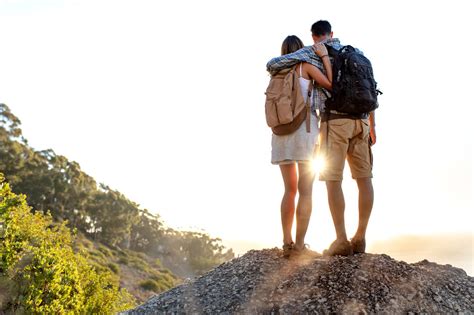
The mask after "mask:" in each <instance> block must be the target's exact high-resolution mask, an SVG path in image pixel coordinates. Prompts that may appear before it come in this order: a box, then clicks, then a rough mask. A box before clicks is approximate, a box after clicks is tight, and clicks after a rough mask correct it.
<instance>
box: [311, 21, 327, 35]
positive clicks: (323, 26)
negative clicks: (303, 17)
mask: <svg viewBox="0 0 474 315" xmlns="http://www.w3.org/2000/svg"><path fill="white" fill-rule="evenodd" d="M311 33H313V35H315V36H322V35H327V34H329V33H331V24H329V22H328V21H325V20H319V21H317V22H316V23H314V24H313V25H312V26H311Z"/></svg>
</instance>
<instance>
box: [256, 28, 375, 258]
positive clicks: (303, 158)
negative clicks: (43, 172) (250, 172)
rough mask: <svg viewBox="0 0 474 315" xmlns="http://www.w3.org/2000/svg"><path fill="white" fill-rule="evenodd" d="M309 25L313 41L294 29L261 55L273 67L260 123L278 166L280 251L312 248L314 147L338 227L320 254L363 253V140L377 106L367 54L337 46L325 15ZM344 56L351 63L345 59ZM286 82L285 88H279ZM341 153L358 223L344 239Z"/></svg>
mask: <svg viewBox="0 0 474 315" xmlns="http://www.w3.org/2000/svg"><path fill="white" fill-rule="evenodd" d="M311 32H312V38H313V40H314V45H312V46H306V47H304V46H303V43H302V41H301V40H300V39H299V38H298V37H296V36H288V37H287V38H286V39H285V40H284V42H283V44H282V48H281V54H282V56H280V57H276V58H273V59H272V60H270V61H269V62H268V63H267V70H268V71H269V72H270V74H272V79H271V81H270V85H269V87H268V89H267V93H266V95H267V96H266V104H265V110H266V117H267V123H268V124H269V126H270V127H272V131H273V134H272V161H271V162H272V164H275V165H279V166H280V170H281V174H282V176H283V183H284V186H285V192H284V195H283V199H282V202H281V222H282V227H283V253H284V256H285V257H289V256H292V255H301V254H303V255H310V256H316V255H317V254H316V253H315V252H313V251H311V250H309V248H308V246H307V244H305V242H304V238H305V235H306V231H307V228H308V224H309V220H310V216H311V211H312V187H313V180H314V177H315V171H314V168H313V160H314V159H315V158H316V156H317V155H318V157H319V155H320V157H322V158H323V159H324V163H325V167H324V169H322V170H320V174H319V180H321V181H325V182H326V187H327V193H328V202H329V208H330V210H331V215H332V219H333V223H334V227H335V229H336V235H337V238H336V240H335V241H334V242H333V243H332V244H331V245H330V246H329V248H328V249H327V250H325V251H324V253H323V255H328V256H334V255H345V256H347V255H352V254H354V253H364V252H365V234H366V229H367V224H368V221H369V217H370V213H371V211H372V205H373V201H374V191H373V187H372V153H371V148H370V147H371V145H373V144H375V142H376V134H375V119H374V113H373V111H374V109H375V108H376V107H377V106H378V103H377V94H378V93H379V91H378V90H376V83H375V81H374V80H373V73H372V68H371V66H370V62H369V61H368V60H367V59H366V58H365V57H364V56H363V54H362V52H360V51H359V50H357V49H354V48H352V47H351V46H342V45H341V43H340V42H339V40H338V39H337V38H333V32H332V30H331V25H330V23H329V22H328V21H323V20H321V21H318V22H316V23H314V24H313V25H312V27H311ZM328 50H329V51H328ZM344 59H345V60H344ZM348 61H349V63H350V64H351V66H350V67H352V68H353V69H352V70H351V69H350V67H349V68H348V66H347V63H348ZM344 63H345V64H344ZM354 67H355V68H354ZM357 67H359V68H357ZM360 69H362V72H360V73H359V72H358V71H360ZM333 70H335V71H337V72H338V73H333ZM351 71H352V72H351ZM351 75H352V77H351ZM361 82H362V83H361ZM336 83H337V84H336ZM288 84H292V85H293V86H294V87H298V88H297V90H296V94H295V91H291V88H289V89H288ZM348 85H349V86H348ZM285 88H286V90H288V91H289V92H287V94H289V95H286V96H285V95H282V93H283V92H280V91H284V90H285ZM336 89H337V90H336ZM298 92H299V93H298ZM298 98H300V100H298ZM290 99H291V106H290V104H289V103H290ZM285 100H286V101H285ZM285 102H286V103H285ZM285 106H286V107H285ZM297 107H300V108H299V109H298V108H297ZM285 108H286V109H285ZM301 108H303V109H301ZM297 113H298V115H296V114H297ZM292 115H293V116H292ZM288 116H291V117H289V118H288ZM319 124H320V126H318V125H319ZM346 159H347V161H348V163H349V166H350V169H351V173H352V177H353V178H354V179H355V180H356V182H357V186H358V189H359V225H358V228H357V231H356V233H355V235H354V236H353V237H352V238H351V239H350V240H348V238H347V234H346V228H345V223H344V208H345V201H344V194H343V191H342V188H341V184H342V178H343V169H344V164H345V161H346ZM297 192H298V194H299V198H298V201H297V204H296V207H295V197H296V193H297ZM295 214H296V238H295V241H293V237H292V235H291V230H292V225H293V219H294V216H295Z"/></svg>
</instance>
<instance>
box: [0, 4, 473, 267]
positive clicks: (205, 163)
mask: <svg viewBox="0 0 474 315" xmlns="http://www.w3.org/2000/svg"><path fill="white" fill-rule="evenodd" d="M289 3H290V2H287V1H206V0H204V1H143V0H134V1H120V0H118V1H117V0H114V1H109V0H94V1H92V0H80V1H78V0H76V1H59V0H49V1H47V0H36V1H32V0H30V1H27V0H0V44H1V49H0V102H2V103H6V104H7V105H8V106H9V107H10V108H11V110H12V111H13V113H14V114H15V115H17V116H18V117H19V118H20V119H21V121H22V129H23V133H24V136H25V137H26V138H27V139H28V141H29V144H30V145H31V146H32V147H33V148H35V149H37V150H42V149H48V148H52V149H53V150H54V151H55V152H56V153H57V154H60V155H64V156H66V157H67V158H69V159H70V160H74V161H77V162H78V163H79V164H80V165H81V168H82V169H83V170H84V171H85V172H87V173H88V174H90V175H91V176H93V177H94V178H95V179H96V180H97V181H98V182H103V183H106V184H107V185H109V186H110V187H112V188H114V189H117V190H119V191H121V192H122V193H124V194H125V195H126V196H127V197H129V198H130V199H131V200H133V201H135V202H137V203H139V204H140V205H141V207H143V208H147V209H149V210H150V211H151V212H154V213H158V214H160V215H161V217H162V218H163V219H164V221H165V222H166V223H167V224H168V225H169V226H171V227H174V228H180V229H193V230H204V231H206V232H208V233H210V234H211V235H212V236H214V237H220V238H222V239H223V241H224V243H225V244H226V245H228V246H232V247H234V249H236V251H237V252H238V253H240V252H244V251H245V250H248V249H250V248H261V247H268V246H281V242H282V241H281V240H282V233H281V226H280V215H279V207H280V201H281V197H282V194H283V182H282V178H281V175H280V171H279V169H278V167H277V166H274V165H271V164H270V152H271V142H270V141H271V131H270V129H269V128H268V127H267V126H266V123H265V116H264V97H265V96H264V91H265V89H266V86H267V84H268V81H269V76H268V73H267V72H266V69H265V64H266V63H267V61H268V60H269V59H271V58H272V57H275V56H278V55H279V53H280V47H281V43H282V41H283V39H284V38H285V37H286V36H287V35H297V36H299V37H300V38H301V39H302V40H303V42H304V43H305V45H310V44H312V40H311V33H310V27H311V24H312V23H314V22H315V21H317V20H319V19H326V20H329V21H330V22H331V24H332V26H333V31H334V36H335V37H338V38H340V39H341V41H342V43H343V44H351V45H353V46H356V47H358V48H360V49H361V50H363V51H364V54H365V55H366V56H367V57H368V58H369V59H370V60H371V62H372V65H373V68H374V74H375V79H376V80H377V82H378V86H379V88H380V89H381V90H382V91H383V92H384V94H383V95H382V96H380V97H379V103H380V108H379V109H378V110H377V112H376V125H377V128H376V130H377V144H376V145H375V146H374V147H373V153H374V170H373V173H374V179H373V182H374V188H375V194H376V195H375V204H374V210H373V213H372V217H371V221H370V225H369V229H368V234H367V237H368V245H369V248H370V246H371V245H374V246H375V245H376V243H377V242H381V241H384V240H391V239H396V238H400V237H404V236H406V235H415V236H420V237H421V236H423V237H424V236H433V237H440V236H441V235H451V236H452V235H461V236H463V238H462V239H463V240H464V242H466V247H467V248H470V249H469V250H468V251H467V253H466V255H465V256H464V257H465V260H466V261H470V265H469V263H468V265H467V266H468V267H466V268H471V271H470V272H471V274H472V273H473V271H472V270H473V269H472V268H473V267H472V260H473V256H472V253H473V247H474V245H473V234H472V233H473V229H472V222H473V208H474V207H473V205H474V204H473V197H472V196H473V182H472V179H473V177H474V176H473V155H472V147H473V141H472V135H473V134H474V133H473V131H474V130H473V129H474V128H473V124H472V122H471V120H472V115H471V113H473V111H472V107H473V105H474V104H473V103H474V102H473V100H472V98H471V97H470V93H469V92H470V91H471V90H472V87H471V85H472V78H471V75H472V70H473V69H474V67H473V62H472V58H471V57H470V56H469V52H470V51H472V50H473V48H474V45H473V43H472V40H470V37H471V36H470V31H472V29H474V25H472V24H473V22H472V18H471V13H470V12H471V10H469V2H468V1H456V0H455V1H397V2H395V1H391V2H387V1H383V2H382V1H357V2H355V1H342V0H339V1H330V2H322V1H295V2H291V6H290V5H289ZM346 171H347V172H346V173H345V175H344V178H345V180H344V182H343V188H344V191H345V194H346V224H347V230H348V234H349V235H351V234H352V233H354V232H355V229H356V224H357V190H356V185H355V182H354V181H353V180H352V179H351V176H350V173H349V171H348V170H346ZM334 237H335V233H334V228H333V225H332V221H331V218H330V214H329V209H328V206H327V199H326V190H325V186H324V184H323V183H321V182H319V181H315V184H314V194H313V214H312V218H311V223H310V227H309V230H308V234H307V238H306V242H307V243H309V244H310V246H311V248H313V249H316V250H322V249H324V248H325V247H327V246H328V245H329V243H330V242H331V241H332V240H333V239H334ZM469 243H470V244H469ZM377 244H378V243H377ZM374 248H375V247H374ZM428 258H429V257H428Z"/></svg>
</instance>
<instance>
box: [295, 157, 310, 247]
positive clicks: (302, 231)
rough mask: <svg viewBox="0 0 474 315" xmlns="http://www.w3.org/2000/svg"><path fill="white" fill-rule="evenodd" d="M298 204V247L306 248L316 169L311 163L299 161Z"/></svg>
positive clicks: (296, 244)
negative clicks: (305, 241)
mask: <svg viewBox="0 0 474 315" xmlns="http://www.w3.org/2000/svg"><path fill="white" fill-rule="evenodd" d="M298 173H299V179H298V194H299V197H298V206H297V207H296V242H295V247H296V249H303V248H304V238H305V235H306V231H307V230H308V225H309V219H310V217H311V211H312V207H313V201H312V199H313V198H312V197H313V181H314V169H313V165H312V164H311V163H298Z"/></svg>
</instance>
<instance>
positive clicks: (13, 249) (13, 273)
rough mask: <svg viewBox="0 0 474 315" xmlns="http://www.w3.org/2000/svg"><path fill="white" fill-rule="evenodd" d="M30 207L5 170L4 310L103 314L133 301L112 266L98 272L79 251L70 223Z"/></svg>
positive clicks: (0, 206) (0, 213)
mask: <svg viewBox="0 0 474 315" xmlns="http://www.w3.org/2000/svg"><path fill="white" fill-rule="evenodd" d="M30 210H31V208H30V207H28V205H27V203H26V197H25V196H24V195H16V194H14V193H13V192H12V191H11V189H10V187H9V185H8V184H7V183H5V182H3V175H2V174H0V239H1V240H2V242H0V279H1V280H2V283H1V285H2V291H5V290H8V292H2V296H0V298H1V300H0V301H1V304H0V313H3V312H6V313H11V312H18V313H32V314H45V313H47V314H53V313H54V314H64V313H74V314H96V313H101V314H103V313H114V312H117V311H120V310H125V309H128V308H130V307H133V306H134V304H135V301H134V299H133V297H132V296H131V295H130V294H129V293H128V292H127V291H126V290H124V289H119V286H118V283H117V281H116V279H114V278H113V277H112V274H111V273H110V271H108V272H100V273H99V272H97V271H96V269H95V268H94V267H93V266H91V265H90V264H89V263H88V261H87V259H86V258H85V252H84V251H81V252H78V253H74V251H73V246H72V241H73V240H72V236H71V232H70V230H69V229H68V228H67V227H66V223H67V222H62V223H60V224H56V223H53V220H52V218H51V215H50V214H49V213H47V214H43V213H41V212H36V213H31V211H30ZM101 254H102V253H101ZM102 255H103V254H102Z"/></svg>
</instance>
